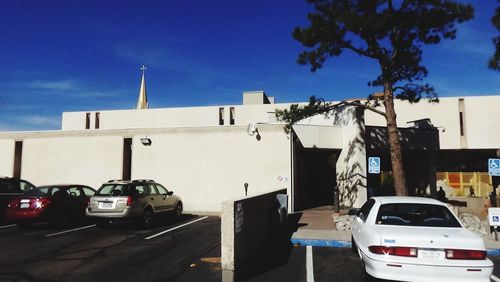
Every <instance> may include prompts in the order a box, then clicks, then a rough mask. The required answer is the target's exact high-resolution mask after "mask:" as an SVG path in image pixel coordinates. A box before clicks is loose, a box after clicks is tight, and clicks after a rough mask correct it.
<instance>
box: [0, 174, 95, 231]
mask: <svg viewBox="0 0 500 282" xmlns="http://www.w3.org/2000/svg"><path fill="white" fill-rule="evenodd" d="M94 194H95V190H94V189H92V188H91V187H88V186H85V185H78V184H73V185H71V184H65V185H48V186H40V187H38V188H35V189H33V190H30V191H27V192H26V193H24V194H23V195H22V196H19V197H17V198H15V199H12V200H11V201H10V202H9V205H8V206H7V210H6V212H5V219H6V220H7V221H9V222H14V223H17V225H18V226H19V227H20V228H26V227H29V225H30V224H32V223H35V222H46V221H49V222H52V223H58V224H65V223H69V222H71V221H73V220H77V219H83V218H84V217H85V208H86V207H87V205H88V202H89V199H90V197H91V196H93V195H94Z"/></svg>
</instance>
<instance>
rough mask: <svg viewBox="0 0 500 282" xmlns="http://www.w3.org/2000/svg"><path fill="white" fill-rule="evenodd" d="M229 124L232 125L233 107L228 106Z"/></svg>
mask: <svg viewBox="0 0 500 282" xmlns="http://www.w3.org/2000/svg"><path fill="white" fill-rule="evenodd" d="M229 124H230V125H234V107H231V108H229Z"/></svg>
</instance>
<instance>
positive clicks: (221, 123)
mask: <svg viewBox="0 0 500 282" xmlns="http://www.w3.org/2000/svg"><path fill="white" fill-rule="evenodd" d="M219 125H224V108H219Z"/></svg>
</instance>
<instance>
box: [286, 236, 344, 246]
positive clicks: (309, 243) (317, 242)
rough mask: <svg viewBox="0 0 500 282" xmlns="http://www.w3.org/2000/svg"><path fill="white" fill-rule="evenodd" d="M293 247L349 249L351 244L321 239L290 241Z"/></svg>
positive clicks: (296, 239)
mask: <svg viewBox="0 0 500 282" xmlns="http://www.w3.org/2000/svg"><path fill="white" fill-rule="evenodd" d="M290 241H291V242H292V244H293V245H301V246H312V247H330V248H350V247H351V242H348V241H339V240H321V239H298V238H292V239H290Z"/></svg>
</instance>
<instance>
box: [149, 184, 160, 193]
mask: <svg viewBox="0 0 500 282" xmlns="http://www.w3.org/2000/svg"><path fill="white" fill-rule="evenodd" d="M148 186H149V194H150V195H156V194H158V191H156V187H155V185H153V184H149V185H148Z"/></svg>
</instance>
